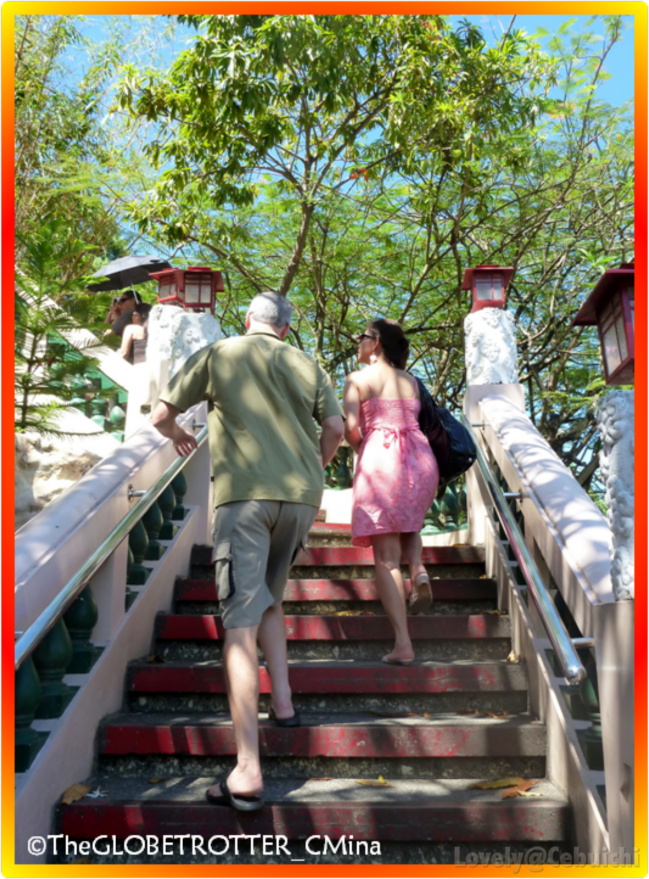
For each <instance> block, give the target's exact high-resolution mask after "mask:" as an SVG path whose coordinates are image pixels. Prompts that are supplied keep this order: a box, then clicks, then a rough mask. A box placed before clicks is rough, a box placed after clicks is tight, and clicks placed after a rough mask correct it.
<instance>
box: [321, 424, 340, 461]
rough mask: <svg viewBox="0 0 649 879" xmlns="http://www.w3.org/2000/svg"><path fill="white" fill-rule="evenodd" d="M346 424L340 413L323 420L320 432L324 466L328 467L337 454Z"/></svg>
mask: <svg viewBox="0 0 649 879" xmlns="http://www.w3.org/2000/svg"><path fill="white" fill-rule="evenodd" d="M344 430H345V425H344V422H343V419H342V417H341V416H340V415H331V416H330V417H329V418H325V420H324V421H323V422H322V433H321V434H320V454H321V456H322V466H323V467H326V466H327V464H328V463H329V462H330V461H331V459H332V458H333V456H334V455H335V454H336V451H337V449H338V446H339V445H340V441H341V440H342V438H343V433H344Z"/></svg>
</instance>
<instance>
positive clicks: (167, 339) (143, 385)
mask: <svg viewBox="0 0 649 879" xmlns="http://www.w3.org/2000/svg"><path fill="white" fill-rule="evenodd" d="M147 337H148V341H147V346H146V363H142V364H138V365H136V366H134V367H133V381H132V384H131V386H130V387H129V394H128V410H127V414H126V427H125V430H124V436H125V438H128V437H129V436H132V434H134V433H135V432H136V431H137V430H139V428H140V427H141V426H142V425H143V424H144V423H146V421H148V416H146V415H143V414H142V413H141V407H142V406H144V405H148V406H150V407H151V411H153V410H154V409H155V407H156V406H157V404H158V401H159V399H160V393H161V391H162V390H163V389H164V388H165V386H166V384H167V382H168V381H169V379H170V378H172V377H173V376H174V375H175V374H176V373H177V372H178V370H179V369H180V367H181V366H182V365H183V364H184V363H185V362H186V361H187V360H189V358H190V357H191V356H192V354H195V353H196V352H197V351H200V350H201V349H202V348H205V347H206V346H207V345H212V344H213V343H214V342H218V341H219V339H220V338H221V327H220V325H219V322H218V321H217V320H216V318H215V317H213V316H212V315H211V314H206V313H202V312H188V311H183V309H182V308H178V307H177V306H174V305H154V306H153V308H152V309H151V313H150V315H149V323H148V327H147Z"/></svg>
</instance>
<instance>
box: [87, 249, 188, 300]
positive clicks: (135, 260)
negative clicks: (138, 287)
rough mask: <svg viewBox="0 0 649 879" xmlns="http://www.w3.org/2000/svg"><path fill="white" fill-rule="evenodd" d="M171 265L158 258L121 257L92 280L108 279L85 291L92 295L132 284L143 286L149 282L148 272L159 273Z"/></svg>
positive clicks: (101, 270)
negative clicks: (89, 291)
mask: <svg viewBox="0 0 649 879" xmlns="http://www.w3.org/2000/svg"><path fill="white" fill-rule="evenodd" d="M170 268H171V263H168V262H167V260H166V259H160V257H158V256H123V257H122V258H121V259H116V260H115V261H114V262H111V263H109V264H108V265H107V266H104V267H103V269H99V271H98V272H95V273H94V275H93V276H92V277H93V278H108V280H107V281H102V282H101V283H99V284H89V285H88V287H87V289H88V290H92V292H93V293H101V292H102V291H103V290H123V289H124V287H130V286H131V285H132V284H143V283H144V281H150V280H151V278H150V277H149V272H159V271H160V270H161V269H170Z"/></svg>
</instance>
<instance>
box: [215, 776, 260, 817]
mask: <svg viewBox="0 0 649 879" xmlns="http://www.w3.org/2000/svg"><path fill="white" fill-rule="evenodd" d="M219 788H220V790H221V796H215V795H214V794H211V793H210V791H209V788H208V789H207V790H206V791H205V799H206V800H207V802H208V803H213V804H214V805H215V806H228V807H229V808H230V809H236V810H237V811H238V812H256V811H257V809H261V808H262V807H263V806H264V805H265V801H264V800H263V799H262V798H261V797H248V796H244V795H243V794H233V793H232V792H231V791H230V788H229V787H228V783H227V781H226V779H225V778H224V779H223V781H221V782H220V783H219Z"/></svg>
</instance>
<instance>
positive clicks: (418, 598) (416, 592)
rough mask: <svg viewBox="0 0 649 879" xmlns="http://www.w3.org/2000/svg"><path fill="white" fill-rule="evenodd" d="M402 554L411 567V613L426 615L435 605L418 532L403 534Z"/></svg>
mask: <svg viewBox="0 0 649 879" xmlns="http://www.w3.org/2000/svg"><path fill="white" fill-rule="evenodd" d="M400 538H401V552H402V553H403V556H404V558H405V560H406V561H407V562H408V565H409V566H410V601H409V607H410V612H411V613H413V614H419V613H425V611H427V610H428V608H429V607H430V606H431V604H432V603H433V592H432V589H431V585H430V578H429V577H428V572H427V571H426V568H425V566H424V565H423V563H422V561H421V550H422V544H421V537H420V535H419V534H418V533H417V532H416V531H411V532H409V533H408V534H401V535H400Z"/></svg>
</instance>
